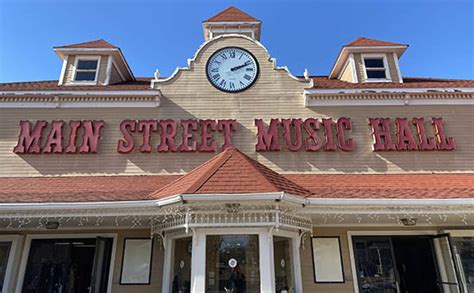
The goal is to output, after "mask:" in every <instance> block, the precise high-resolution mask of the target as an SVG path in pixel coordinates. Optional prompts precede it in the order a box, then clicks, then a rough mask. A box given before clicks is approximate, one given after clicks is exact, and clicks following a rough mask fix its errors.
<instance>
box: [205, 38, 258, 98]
mask: <svg viewBox="0 0 474 293" xmlns="http://www.w3.org/2000/svg"><path fill="white" fill-rule="evenodd" d="M206 71H207V79H209V81H210V82H211V84H212V85H213V86H214V87H216V88H217V89H219V90H221V91H224V92H229V93H236V92H240V91H243V90H245V89H247V88H249V87H250V86H251V85H252V84H253V83H254V82H255V80H257V77H258V63H257V60H255V57H253V55H252V54H251V53H250V52H249V51H247V50H244V49H242V48H236V47H227V48H222V49H220V50H218V51H216V52H215V53H214V54H212V56H211V58H209V60H208V61H207V66H206Z"/></svg>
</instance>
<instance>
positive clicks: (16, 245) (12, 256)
mask: <svg viewBox="0 0 474 293" xmlns="http://www.w3.org/2000/svg"><path fill="white" fill-rule="evenodd" d="M10 233H11V231H10ZM22 240H23V236H21V235H0V242H11V246H10V252H9V253H8V261H7V267H6V270H5V277H4V280H3V287H2V288H1V289H2V290H1V292H11V291H12V290H13V284H14V279H13V277H14V271H16V270H17V269H18V258H19V257H20V255H19V251H20V247H21V241H22Z"/></svg>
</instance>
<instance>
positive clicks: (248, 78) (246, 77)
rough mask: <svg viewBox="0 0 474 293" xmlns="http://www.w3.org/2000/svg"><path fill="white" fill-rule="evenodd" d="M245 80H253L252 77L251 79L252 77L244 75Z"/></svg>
mask: <svg viewBox="0 0 474 293" xmlns="http://www.w3.org/2000/svg"><path fill="white" fill-rule="evenodd" d="M244 78H245V79H246V80H251V79H252V77H251V76H250V75H248V74H246V75H244Z"/></svg>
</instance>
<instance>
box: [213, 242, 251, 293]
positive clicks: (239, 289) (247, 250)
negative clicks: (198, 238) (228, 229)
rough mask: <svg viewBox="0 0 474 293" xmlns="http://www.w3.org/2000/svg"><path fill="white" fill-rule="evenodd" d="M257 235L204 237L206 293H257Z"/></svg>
mask: <svg viewBox="0 0 474 293" xmlns="http://www.w3.org/2000/svg"><path fill="white" fill-rule="evenodd" d="M259 263H260V259H259V248H258V235H212V236H211V235H209V236H207V237H206V291H205V292H208V293H221V292H232V293H259V292H260V266H259Z"/></svg>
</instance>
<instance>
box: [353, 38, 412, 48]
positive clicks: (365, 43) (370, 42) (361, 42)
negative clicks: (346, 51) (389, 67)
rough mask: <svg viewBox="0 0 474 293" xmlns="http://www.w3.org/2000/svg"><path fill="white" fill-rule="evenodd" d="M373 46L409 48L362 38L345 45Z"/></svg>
mask: <svg viewBox="0 0 474 293" xmlns="http://www.w3.org/2000/svg"><path fill="white" fill-rule="evenodd" d="M372 46H375V47H379V46H408V45H405V44H400V43H393V42H385V41H379V40H375V39H369V38H364V37H361V38H357V39H355V40H353V41H352V42H350V43H349V44H347V45H345V46H344V47H372Z"/></svg>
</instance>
